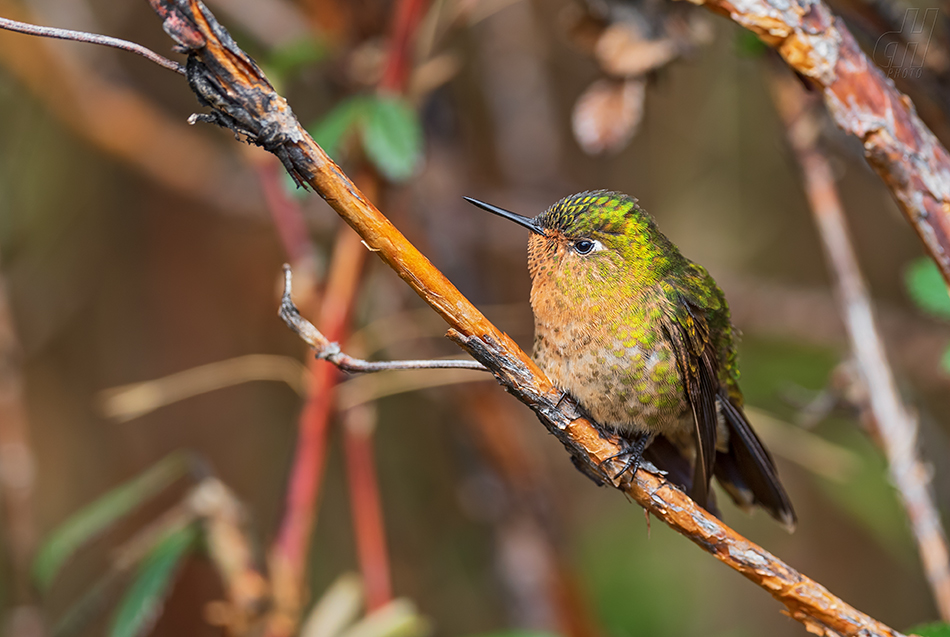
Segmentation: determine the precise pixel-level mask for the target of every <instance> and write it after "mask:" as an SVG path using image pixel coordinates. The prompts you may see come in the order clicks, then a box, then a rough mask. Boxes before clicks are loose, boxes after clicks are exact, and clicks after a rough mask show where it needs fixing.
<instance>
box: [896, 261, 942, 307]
mask: <svg viewBox="0 0 950 637" xmlns="http://www.w3.org/2000/svg"><path fill="white" fill-rule="evenodd" d="M904 280H905V283H906V284H907V290H908V291H909V292H910V296H911V298H912V299H913V300H914V302H915V303H916V304H917V305H918V306H920V307H921V308H922V309H923V310H925V311H927V312H929V313H931V314H933V315H934V316H939V317H941V318H950V295H948V294H947V284H946V283H944V280H943V276H942V275H941V274H940V270H938V269H937V265H936V264H935V263H934V262H933V261H932V260H930V259H929V258H927V257H922V258H920V259H917V260H916V261H914V262H913V263H911V265H910V267H908V268H907V272H906V273H905V275H904Z"/></svg>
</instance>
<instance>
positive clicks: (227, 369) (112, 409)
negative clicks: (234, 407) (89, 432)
mask: <svg viewBox="0 0 950 637" xmlns="http://www.w3.org/2000/svg"><path fill="white" fill-rule="evenodd" d="M309 378H310V373H309V372H308V371H307V368H306V367H305V366H304V365H303V364H301V363H300V361H298V360H296V359H293V358H289V357H287V356H275V355H270V354H247V355H245V356H238V357H236V358H229V359H227V360H223V361H217V362H214V363H208V364H207V365H200V366H198V367H193V368H191V369H186V370H184V371H180V372H176V373H174V374H170V375H168V376H163V377H162V378H155V379H153V380H147V381H143V382H141V383H132V384H130V385H123V386H121V387H112V388H110V389H104V390H102V391H101V392H99V396H98V400H99V404H100V408H101V410H102V413H103V415H104V416H106V417H107V418H113V419H115V420H117V421H119V422H126V421H128V420H133V419H135V418H141V417H142V416H144V415H146V414H148V413H151V412H153V411H155V410H156V409H159V408H161V407H165V406H167V405H171V404H172V403H176V402H178V401H180V400H185V399H187V398H192V397H194V396H200V395H201V394H206V393H208V392H211V391H215V390H217V389H223V388H225V387H231V386H233V385H239V384H241V383H247V382H251V381H259V380H268V381H279V382H284V383H287V385H289V386H290V387H291V388H292V389H293V390H294V391H295V392H297V394H299V395H300V396H306V395H307V390H306V384H307V381H308V380H309Z"/></svg>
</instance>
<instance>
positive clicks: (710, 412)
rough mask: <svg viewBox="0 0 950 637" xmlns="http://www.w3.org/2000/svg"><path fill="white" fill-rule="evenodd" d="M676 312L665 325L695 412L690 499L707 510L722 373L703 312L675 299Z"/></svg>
mask: <svg viewBox="0 0 950 637" xmlns="http://www.w3.org/2000/svg"><path fill="white" fill-rule="evenodd" d="M671 300H672V301H673V312H671V313H670V315H668V317H667V320H666V324H665V326H664V329H665V332H666V335H667V338H668V339H669V342H670V343H671V345H672V346H673V351H674V352H676V362H677V365H678V366H679V369H680V374H681V376H682V377H683V382H684V384H685V390H686V397H687V399H688V400H689V404H690V408H691V409H692V411H693V426H694V428H695V429H694V434H695V439H696V461H695V463H694V465H693V480H692V487H691V489H690V497H691V498H693V500H695V501H696V503H697V504H699V505H700V506H703V507H705V506H706V502H707V499H708V496H709V481H710V480H711V479H712V476H713V470H714V467H715V465H716V430H717V425H718V420H719V418H718V411H717V408H716V396H717V395H718V393H719V374H718V365H717V357H716V352H715V347H714V346H713V344H712V343H711V342H710V331H709V324H708V323H707V321H706V317H705V316H704V314H703V312H702V310H700V309H699V308H697V307H696V306H694V305H693V304H692V303H690V302H689V301H688V300H687V299H685V298H684V297H677V298H673V299H671Z"/></svg>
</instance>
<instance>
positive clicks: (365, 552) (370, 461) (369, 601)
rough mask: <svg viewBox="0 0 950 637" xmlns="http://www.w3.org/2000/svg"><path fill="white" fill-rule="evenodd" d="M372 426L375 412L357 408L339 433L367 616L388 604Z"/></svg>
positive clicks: (386, 555) (386, 562)
mask: <svg viewBox="0 0 950 637" xmlns="http://www.w3.org/2000/svg"><path fill="white" fill-rule="evenodd" d="M375 424H376V412H375V410H374V409H373V408H372V407H367V406H361V407H356V408H354V409H351V410H350V411H349V412H347V414H346V426H345V427H344V429H343V440H344V449H345V450H346V468H347V477H348V478H349V482H350V506H351V507H352V513H353V527H354V529H355V532H356V547H357V552H358V554H359V560H360V569H361V571H362V573H363V585H364V587H365V589H366V607H367V610H369V611H370V612H372V611H374V610H376V609H378V608H381V607H383V606H385V605H386V604H388V603H389V602H390V601H391V600H392V584H391V578H390V573H389V552H388V550H387V548H386V530H385V526H384V524H383V508H382V499H381V498H380V494H379V480H378V478H377V475H376V461H375V454H374V452H373V429H374V427H375Z"/></svg>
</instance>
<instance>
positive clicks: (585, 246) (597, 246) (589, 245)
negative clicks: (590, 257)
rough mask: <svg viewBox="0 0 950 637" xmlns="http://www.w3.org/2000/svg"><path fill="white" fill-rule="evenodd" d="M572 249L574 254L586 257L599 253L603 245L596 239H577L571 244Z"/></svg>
mask: <svg viewBox="0 0 950 637" xmlns="http://www.w3.org/2000/svg"><path fill="white" fill-rule="evenodd" d="M572 247H573V248H574V251H575V252H576V253H578V254H581V255H586V254H592V253H594V252H600V251H601V250H603V249H604V244H602V243H601V242H600V241H598V240H597V239H578V240H577V241H575V242H574V243H573V244H572Z"/></svg>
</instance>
